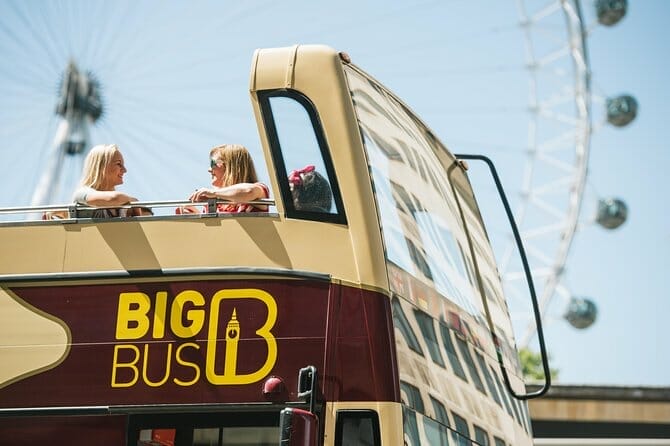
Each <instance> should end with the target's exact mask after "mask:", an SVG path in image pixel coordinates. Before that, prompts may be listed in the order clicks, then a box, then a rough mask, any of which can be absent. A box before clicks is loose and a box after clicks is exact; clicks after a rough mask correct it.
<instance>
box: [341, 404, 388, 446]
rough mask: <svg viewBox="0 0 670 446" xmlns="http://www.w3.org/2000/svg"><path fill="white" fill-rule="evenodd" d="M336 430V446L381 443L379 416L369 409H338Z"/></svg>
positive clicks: (361, 445)
mask: <svg viewBox="0 0 670 446" xmlns="http://www.w3.org/2000/svg"><path fill="white" fill-rule="evenodd" d="M336 431H337V432H336V438H335V444H337V445H338V446H378V445H380V443H381V439H380V433H379V418H378V416H377V413H376V412H374V411H371V410H355V411H338V412H337V427H336Z"/></svg>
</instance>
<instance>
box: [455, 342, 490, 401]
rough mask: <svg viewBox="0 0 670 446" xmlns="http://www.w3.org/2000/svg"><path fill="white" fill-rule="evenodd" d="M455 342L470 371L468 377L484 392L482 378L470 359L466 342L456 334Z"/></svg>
mask: <svg viewBox="0 0 670 446" xmlns="http://www.w3.org/2000/svg"><path fill="white" fill-rule="evenodd" d="M456 343H457V344H458V348H459V349H460V350H461V355H463V360H464V361H465V365H466V366H467V367H468V371H469V372H470V377H471V378H472V382H473V383H474V384H475V387H476V388H477V390H479V391H480V392H482V393H483V394H486V390H484V383H483V382H482V378H481V377H480V376H479V372H478V371H477V366H475V363H474V361H473V360H472V355H470V350H469V349H468V343H467V342H465V341H464V340H463V339H461V338H459V337H458V336H456Z"/></svg>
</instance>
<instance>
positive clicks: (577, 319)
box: [563, 297, 598, 330]
mask: <svg viewBox="0 0 670 446" xmlns="http://www.w3.org/2000/svg"><path fill="white" fill-rule="evenodd" d="M597 315H598V307H596V304H595V303H594V302H593V301H592V300H591V299H588V298H585V297H572V298H571V299H570V302H569V303H568V306H567V308H566V311H565V314H564V315H563V317H564V318H565V320H567V321H568V323H569V324H570V325H572V326H573V327H575V328H577V329H579V330H583V329H585V328H588V327H590V326H591V325H592V324H593V323H594V322H595V320H596V316H597Z"/></svg>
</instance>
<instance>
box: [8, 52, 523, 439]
mask: <svg viewBox="0 0 670 446" xmlns="http://www.w3.org/2000/svg"><path fill="white" fill-rule="evenodd" d="M250 93H251V101H252V104H253V108H254V112H255V117H256V120H257V123H258V129H259V135H260V140H261V143H262V147H263V152H264V156H265V162H266V163H267V166H268V171H269V172H270V175H269V176H270V189H271V197H272V198H271V199H269V200H265V201H263V204H266V205H269V206H270V211H269V212H255V213H216V212H215V209H216V207H215V206H209V208H208V209H210V210H211V211H212V212H210V213H208V212H204V213H200V214H184V215H178V214H172V213H171V212H165V213H162V214H160V213H155V215H153V216H138V217H124V218H109V219H95V218H79V217H78V210H79V209H78V207H77V206H74V205H65V206H62V208H63V209H62V210H63V212H64V214H65V215H64V218H62V219H58V220H50V219H44V220H37V219H35V220H34V221H33V220H25V219H23V220H21V221H8V219H5V221H3V222H0V246H1V247H2V256H1V257H0V444H3V445H12V444H16V445H19V444H69V445H88V444H96V445H177V446H183V445H219V446H232V445H240V446H241V445H279V444H281V445H310V446H312V445H338V446H345V445H377V446H379V445H382V446H391V445H403V444H406V445H411V446H415V445H419V444H422V445H466V444H467V445H469V444H480V445H494V446H503V445H508V446H511V445H515V446H517V445H530V444H532V440H531V438H532V436H531V429H530V422H529V415H528V409H527V406H526V404H525V402H524V401H523V398H525V397H526V396H527V395H521V393H523V383H522V380H521V376H520V368H519V361H518V355H517V351H516V347H515V342H514V338H513V333H512V327H511V322H510V317H509V314H508V310H507V306H506V302H505V299H504V295H503V290H502V286H501V282H500V278H499V276H498V272H497V269H496V264H495V259H494V256H493V254H492V251H491V247H490V244H489V241H488V236H487V233H486V229H485V227H484V224H483V222H482V218H481V216H480V212H479V209H478V207H477V202H476V200H475V194H474V192H473V190H472V188H471V186H470V182H469V180H468V177H467V173H466V167H467V166H466V164H465V163H464V162H463V161H462V160H459V159H457V158H456V157H455V156H454V155H453V154H452V153H451V152H450V151H449V150H447V148H446V147H445V146H444V145H443V144H442V143H440V142H439V141H438V139H437V138H436V137H435V136H434V134H433V133H432V132H431V131H430V130H429V129H428V128H427V127H426V125H424V124H423V123H422V122H421V121H420V120H419V118H418V117H417V116H416V115H415V114H414V113H412V112H411V111H410V110H409V108H408V107H407V106H406V105H404V104H403V103H402V102H401V101H400V100H399V99H398V98H397V97H395V96H394V95H393V94H392V93H391V92H389V91H388V90H387V89H386V88H384V87H383V86H382V85H380V84H379V83H378V82H377V81H376V80H375V79H373V78H372V77H370V76H369V75H367V74H366V73H365V72H363V71H362V70H361V69H359V68H358V67H356V66H355V65H353V64H352V63H351V61H350V60H349V58H348V57H347V56H346V55H344V54H342V53H338V52H336V51H334V50H332V49H331V48H328V47H325V46H316V45H314V46H312V45H302V46H294V47H290V48H276V49H262V50H258V51H256V53H255V54H254V57H253V62H252V70H251V79H250ZM305 165H310V166H313V170H315V171H317V172H319V173H320V174H321V176H322V177H323V178H325V180H326V181H327V183H328V186H329V187H328V189H330V193H331V194H332V195H331V197H330V200H329V201H330V207H329V208H325V207H323V208H313V209H311V210H305V208H304V207H302V206H299V205H298V204H297V203H296V202H295V201H294V199H293V196H292V192H291V188H290V185H289V179H290V177H291V172H292V171H293V170H295V169H298V168H302V167H303V166H305ZM180 204H184V203H178V202H145V203H133V205H142V206H152V207H154V208H158V207H161V206H163V207H169V206H172V207H175V206H177V205H180ZM56 208H58V205H54V206H47V207H43V208H41V209H34V208H11V209H7V208H6V209H0V212H3V213H5V214H13V213H18V212H26V213H29V215H34V214H35V213H36V212H46V211H49V212H53V211H54V209H56ZM159 214H160V215H159ZM45 215H49V214H45ZM88 215H90V213H89V214H88Z"/></svg>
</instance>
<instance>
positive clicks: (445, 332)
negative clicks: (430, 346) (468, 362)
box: [440, 322, 468, 381]
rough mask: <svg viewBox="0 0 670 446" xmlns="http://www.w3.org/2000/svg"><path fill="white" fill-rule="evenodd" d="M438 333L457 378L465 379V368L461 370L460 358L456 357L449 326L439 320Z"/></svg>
mask: <svg viewBox="0 0 670 446" xmlns="http://www.w3.org/2000/svg"><path fill="white" fill-rule="evenodd" d="M440 335H441V336H442V344H443V345H444V349H445V350H446V351H447V358H448V359H449V363H450V364H451V367H452V368H453V369H454V373H455V374H456V375H457V376H458V377H459V378H461V379H463V380H464V381H467V380H468V379H467V378H466V375H465V370H463V365H461V360H460V358H459V357H458V353H456V348H455V347H454V343H453V341H452V340H451V330H449V328H448V327H447V326H446V324H444V323H443V322H440Z"/></svg>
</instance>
